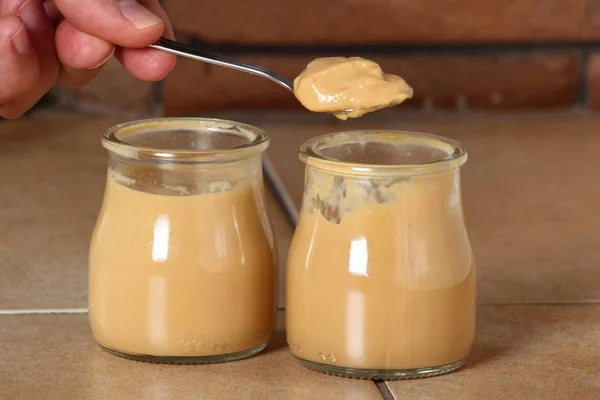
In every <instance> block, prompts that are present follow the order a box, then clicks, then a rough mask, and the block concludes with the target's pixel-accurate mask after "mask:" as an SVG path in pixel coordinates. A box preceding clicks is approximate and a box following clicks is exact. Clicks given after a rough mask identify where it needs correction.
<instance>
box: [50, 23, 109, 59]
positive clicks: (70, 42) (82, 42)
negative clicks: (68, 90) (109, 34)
mask: <svg viewBox="0 0 600 400" xmlns="http://www.w3.org/2000/svg"><path fill="white" fill-rule="evenodd" d="M55 42H56V51H57V53H58V57H59V59H60V61H61V63H62V64H63V65H65V66H67V67H69V68H71V69H76V70H79V69H96V68H98V67H100V66H101V65H103V64H104V63H106V62H107V61H108V60H109V59H110V57H112V55H113V53H114V51H115V46H114V45H113V44H112V43H109V42H107V41H105V40H103V39H100V38H97V37H95V36H92V35H89V34H87V33H85V32H82V31H81V30H79V29H77V28H76V27H75V26H73V25H72V24H71V23H70V22H69V21H67V20H64V21H62V22H61V23H60V25H59V26H58V28H57V29H56V35H55Z"/></svg>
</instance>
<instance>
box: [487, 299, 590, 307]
mask: <svg viewBox="0 0 600 400" xmlns="http://www.w3.org/2000/svg"><path fill="white" fill-rule="evenodd" d="M587 305H600V300H572V301H570V300H558V301H516V302H504V303H497V302H490V303H477V306H482V307H486V306H587Z"/></svg>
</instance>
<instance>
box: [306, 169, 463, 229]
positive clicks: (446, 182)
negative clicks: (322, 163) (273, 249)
mask: <svg viewBox="0 0 600 400" xmlns="http://www.w3.org/2000/svg"><path fill="white" fill-rule="evenodd" d="M415 202H416V203H418V204H420V206H419V207H423V208H426V207H431V208H432V209H435V211H436V212H437V211H439V210H441V209H444V210H447V211H448V212H452V213H462V200H461V195H460V170H459V169H458V168H453V169H449V170H445V171H442V172H438V173H435V174H428V175H416V176H408V177H407V176H395V177H394V176H386V175H383V176H381V175H369V176H366V175H363V176H356V175H344V174H339V173H334V172H331V171H324V170H322V169H320V168H314V167H312V166H310V165H309V166H307V168H306V175H305V185H304V199H303V203H302V207H303V212H310V213H312V212H315V211H316V210H318V211H319V212H320V213H321V214H322V215H323V216H324V217H325V218H326V219H328V220H330V222H336V221H339V220H341V218H342V217H343V216H344V215H345V214H347V213H349V212H351V211H353V210H357V209H361V208H364V207H368V208H370V207H379V206H383V207H386V206H388V207H398V205H399V204H400V205H401V204H406V205H407V206H408V204H415Z"/></svg>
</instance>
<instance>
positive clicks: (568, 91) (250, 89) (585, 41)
mask: <svg viewBox="0 0 600 400" xmlns="http://www.w3.org/2000/svg"><path fill="white" fill-rule="evenodd" d="M163 3H164V4H165V7H166V8H167V11H168V13H169V15H170V16H171V19H172V21H173V25H174V27H175V29H176V33H177V35H178V38H179V40H181V41H183V42H188V43H195V42H196V43H205V44H208V45H209V46H211V47H212V48H214V49H215V50H218V51H221V52H223V53H225V54H228V55H231V56H235V57H239V58H240V59H243V60H247V61H250V62H255V63H257V64H260V65H264V66H267V67H269V68H272V69H274V70H276V71H277V72H279V73H281V74H283V75H286V76H288V77H290V78H293V77H294V76H296V75H297V74H298V73H299V72H300V71H301V70H302V69H303V68H304V66H305V65H306V64H307V63H308V62H309V61H310V60H311V59H313V58H315V57H319V56H328V55H329V56H330V55H345V56H350V55H360V56H363V57H366V58H371V59H373V60H375V61H377V62H379V63H380V64H381V65H382V66H383V68H384V69H385V70H388V71H389V72H392V73H396V74H399V75H401V76H403V77H404V78H405V79H406V80H407V81H408V82H409V83H410V84H411V85H412V86H413V87H414V89H415V94H416V96H415V98H414V99H413V100H411V101H410V102H408V103H406V107H403V108H408V107H413V108H419V109H425V110H434V109H446V110H457V111H469V110H481V109H484V110H494V109H502V110H506V109H517V110H524V109H544V108H546V109H547V108H571V107H579V108H590V109H593V110H599V109H600V49H598V47H597V45H598V44H599V43H600V0H485V1H482V0H328V1H323V0H253V1H247V0H220V1H218V2H217V1H212V2H211V1H204V0H198V1H196V0H164V1H163ZM107 88H108V89H107ZM61 98H63V99H64V98H66V99H67V101H71V102H73V100H76V102H77V103H79V104H88V107H89V106H91V107H96V106H97V107H98V108H99V109H102V107H108V109H109V110H113V109H121V110H129V111H132V112H138V113H153V112H155V111H156V107H157V102H160V103H161V105H162V107H163V110H164V113H165V114H166V115H193V114H195V113H200V112H207V111H221V110H225V109H297V108H299V107H300V106H299V104H298V103H297V102H296V101H295V99H294V97H293V96H291V95H290V94H289V93H288V92H286V91H285V90H284V89H282V88H280V87H278V86H277V85H274V84H273V83H271V82H269V81H266V80H264V79H262V78H258V77H254V76H250V75H246V74H243V73H240V72H236V71H230V70H227V69H224V68H221V67H215V66H211V65H207V64H201V63H198V62H194V61H189V60H184V59H181V60H179V62H178V65H177V67H176V69H175V71H174V72H173V73H172V74H171V75H170V76H169V77H167V78H166V79H165V81H164V82H162V84H161V85H160V86H158V87H152V86H151V85H149V84H143V83H139V82H135V80H132V79H131V78H129V77H128V76H127V74H126V73H125V72H124V71H122V69H120V68H118V67H117V66H116V65H111V66H110V67H109V68H107V70H106V71H104V72H103V73H102V74H101V75H100V76H99V77H98V78H97V80H96V82H94V83H93V84H92V85H91V86H90V87H87V88H85V89H82V90H75V91H64V93H62V94H61Z"/></svg>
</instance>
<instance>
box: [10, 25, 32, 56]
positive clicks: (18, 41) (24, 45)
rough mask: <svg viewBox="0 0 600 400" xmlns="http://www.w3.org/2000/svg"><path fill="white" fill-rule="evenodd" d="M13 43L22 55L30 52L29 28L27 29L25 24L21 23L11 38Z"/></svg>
mask: <svg viewBox="0 0 600 400" xmlns="http://www.w3.org/2000/svg"><path fill="white" fill-rule="evenodd" d="M10 40H11V41H12V44H13V46H14V48H15V50H16V51H17V53H19V54H20V55H25V54H27V53H28V52H29V37H28V36H27V29H25V25H24V24H21V27H20V28H19V30H18V31H17V33H15V34H14V35H12V37H11V38H10Z"/></svg>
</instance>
